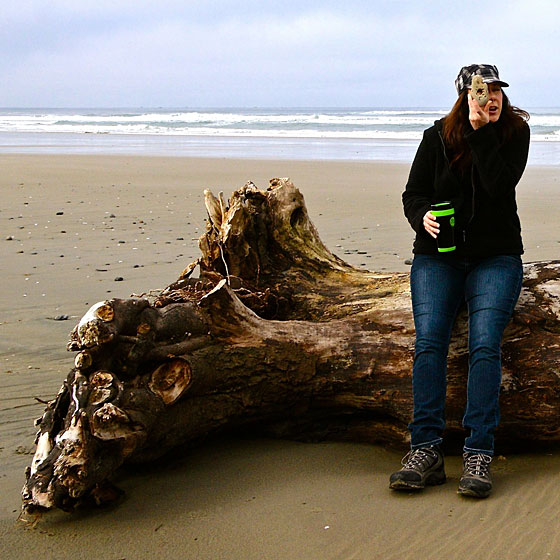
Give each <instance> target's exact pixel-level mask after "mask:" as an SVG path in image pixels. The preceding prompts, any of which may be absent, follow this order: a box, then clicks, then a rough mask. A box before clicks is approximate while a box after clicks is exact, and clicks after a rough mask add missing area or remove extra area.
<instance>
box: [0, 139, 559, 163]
mask: <svg viewBox="0 0 560 560" xmlns="http://www.w3.org/2000/svg"><path fill="white" fill-rule="evenodd" d="M420 140H421V137H420V138H418V139H409V138H405V139H397V138H371V139H367V138H355V139H353V138H345V137H341V138H328V137H316V138H315V137H309V138H306V137H298V136H289V135H286V136H277V137H273V136H251V135H248V136H243V135H239V136H236V135H232V136H227V135H225V134H224V135H221V134H220V135H216V136H212V135H199V136H197V135H192V136H190V135H180V134H177V135H165V134H140V133H138V134H119V133H95V132H91V133H89V132H80V133H78V132H41V133H37V132H6V131H0V156H1V155H17V154H21V155H83V156H88V155H91V156H93V155H115V156H147V157H153V156H156V157H192V158H204V159H206V158H208V159H214V158H220V159H222V158H225V159H244V160H245V159H248V160H255V159H258V160H278V159H280V160H286V161H320V162H328V161H337V162H347V163H352V162H356V163H366V162H379V163H405V164H408V165H410V164H411V163H412V160H413V159H414V155H415V153H416V149H417V147H418V144H419V143H420ZM533 166H539V167H540V166H542V167H554V168H556V167H559V166H560V142H552V141H544V140H533V141H531V145H530V151H529V160H528V167H533Z"/></svg>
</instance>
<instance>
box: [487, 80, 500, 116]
mask: <svg viewBox="0 0 560 560" xmlns="http://www.w3.org/2000/svg"><path fill="white" fill-rule="evenodd" d="M503 99H504V96H503V93H502V86H500V85H499V84H488V105H487V106H486V107H485V109H486V110H487V111H488V115H489V117H490V122H496V121H497V120H498V119H499V118H500V115H501V114H502V102H503Z"/></svg>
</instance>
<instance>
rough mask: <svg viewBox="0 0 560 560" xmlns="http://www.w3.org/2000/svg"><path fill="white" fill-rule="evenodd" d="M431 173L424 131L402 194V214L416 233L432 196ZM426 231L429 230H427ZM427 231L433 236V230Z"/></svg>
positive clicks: (432, 172)
mask: <svg viewBox="0 0 560 560" xmlns="http://www.w3.org/2000/svg"><path fill="white" fill-rule="evenodd" d="M433 174H434V171H433V154H432V150H431V149H430V141H429V139H428V138H427V131H425V132H424V136H423V138H422V142H420V145H419V146H418V150H417V151H416V156H415V157H414V161H413V162H412V167H411V168H410V173H409V176H408V181H407V183H406V187H405V191H404V192H403V194H402V200H403V207H404V214H405V216H406V218H407V220H408V221H409V223H410V225H411V226H412V229H413V230H414V231H415V232H416V233H419V232H420V231H421V230H422V229H424V227H425V225H424V218H425V217H426V214H427V213H429V210H430V206H431V203H432V196H433V180H434V178H433ZM430 216H431V214H430ZM427 231H428V232H429V230H427ZM429 233H430V235H432V237H435V236H434V235H433V232H429Z"/></svg>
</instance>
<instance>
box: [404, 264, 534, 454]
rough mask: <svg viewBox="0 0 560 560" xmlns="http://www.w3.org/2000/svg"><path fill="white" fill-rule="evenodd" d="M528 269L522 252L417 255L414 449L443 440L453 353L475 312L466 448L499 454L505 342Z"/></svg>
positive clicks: (414, 270) (471, 331)
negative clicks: (454, 335) (464, 316)
mask: <svg viewBox="0 0 560 560" xmlns="http://www.w3.org/2000/svg"><path fill="white" fill-rule="evenodd" d="M522 276H523V268H522V264H521V258H520V257H519V256H516V255H501V256H496V257H488V258H482V259H469V258H458V257H456V256H450V255H448V254H445V255H415V257H414V261H413V264H412V270H411V273H410V286H411V292H412V308H413V313H414V325H415V327H416V343H415V354H414V366H413V369H412V389H413V398H414V414H413V420H412V422H411V424H410V425H409V429H410V433H411V447H412V449H418V448H421V447H427V446H430V445H434V444H440V443H441V442H442V433H443V429H444V427H445V414H444V410H445V390H446V376H447V353H448V348H449V340H450V337H451V329H452V327H453V323H454V322H455V317H456V315H457V311H458V309H459V307H460V305H461V303H462V302H464V301H466V303H467V309H468V315H469V376H468V382H467V407H466V411H465V415H464V418H463V426H464V427H465V428H466V429H467V431H468V432H469V435H468V437H467V438H466V440H465V446H464V451H466V452H483V453H486V454H488V455H493V454H494V432H495V430H496V427H497V425H498V422H499V419H500V409H499V402H498V399H499V393H500V383H501V378H502V364H501V342H502V335H503V332H504V329H505V327H506V325H507V323H508V321H509V319H510V317H511V314H512V312H513V308H514V307H515V304H516V302H517V298H518V297H519V292H520V290H521V282H522Z"/></svg>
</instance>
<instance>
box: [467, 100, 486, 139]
mask: <svg viewBox="0 0 560 560" xmlns="http://www.w3.org/2000/svg"><path fill="white" fill-rule="evenodd" d="M467 99H468V101H469V121H470V122H471V126H472V127H473V128H474V129H475V130H478V129H479V128H481V127H482V126H484V125H486V124H488V123H489V122H490V113H489V111H488V109H489V107H490V103H486V105H485V106H484V107H481V106H480V105H479V104H478V101H477V100H476V99H475V98H474V97H473V96H472V95H471V92H470V90H469V93H468V94H467Z"/></svg>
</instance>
